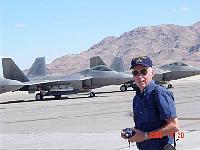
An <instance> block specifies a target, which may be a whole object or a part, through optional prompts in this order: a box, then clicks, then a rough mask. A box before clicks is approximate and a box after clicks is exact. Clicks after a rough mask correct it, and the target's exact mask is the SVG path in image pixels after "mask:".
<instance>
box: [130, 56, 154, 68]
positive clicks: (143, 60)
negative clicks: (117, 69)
mask: <svg viewBox="0 0 200 150" xmlns="http://www.w3.org/2000/svg"><path fill="white" fill-rule="evenodd" d="M136 65H143V66H146V67H152V60H151V59H150V58H149V57H148V56H139V57H135V58H133V59H132V60H131V68H130V69H133V67H135V66H136Z"/></svg>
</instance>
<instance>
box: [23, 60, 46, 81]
mask: <svg viewBox="0 0 200 150" xmlns="http://www.w3.org/2000/svg"><path fill="white" fill-rule="evenodd" d="M45 75H46V62H45V57H38V58H36V59H35V61H34V63H33V64H32V66H31V68H30V69H29V72H28V73H27V75H26V77H28V78H33V77H39V76H45Z"/></svg>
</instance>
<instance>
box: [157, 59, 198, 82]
mask: <svg viewBox="0 0 200 150" xmlns="http://www.w3.org/2000/svg"><path fill="white" fill-rule="evenodd" d="M159 69H161V72H162V70H163V71H164V72H163V78H162V80H164V81H170V80H177V79H180V78H185V77H189V76H194V75H199V74H200V68H197V67H193V66H190V65H187V64H185V63H182V62H174V63H171V64H166V65H163V66H160V67H159Z"/></svg>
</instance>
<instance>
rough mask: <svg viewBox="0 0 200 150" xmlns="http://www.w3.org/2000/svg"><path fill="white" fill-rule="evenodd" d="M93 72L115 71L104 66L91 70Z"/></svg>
mask: <svg viewBox="0 0 200 150" xmlns="http://www.w3.org/2000/svg"><path fill="white" fill-rule="evenodd" d="M91 70H96V71H113V70H112V69H111V68H109V67H108V66H104V65H99V66H96V67H93V68H91Z"/></svg>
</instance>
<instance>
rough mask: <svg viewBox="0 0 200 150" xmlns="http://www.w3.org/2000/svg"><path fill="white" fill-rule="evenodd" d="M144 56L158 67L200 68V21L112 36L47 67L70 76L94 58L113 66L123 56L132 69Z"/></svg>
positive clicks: (53, 71)
mask: <svg viewBox="0 0 200 150" xmlns="http://www.w3.org/2000/svg"><path fill="white" fill-rule="evenodd" d="M140 55H148V56H150V57H151V58H152V59H153V62H154V65H162V64H166V63H170V62H175V61H183V62H185V63H187V64H191V65H194V66H199V67H200V21H198V22H196V23H195V24H193V25H191V26H180V25H173V24H163V25H159V26H144V27H138V28H135V29H133V30H131V31H129V32H125V33H123V34H122V35H121V36H119V37H114V36H108V37H106V38H104V39H103V40H102V41H100V42H99V43H97V44H95V45H93V46H92V47H91V48H90V49H88V50H86V51H83V52H82V53H80V54H67V55H65V56H63V57H60V58H57V59H55V60H54V61H53V62H52V63H50V64H48V65H47V67H48V69H49V71H50V73H51V74H70V73H73V72H77V71H80V70H83V69H85V68H89V59H90V57H94V56H100V57H101V58H102V59H103V60H104V61H105V62H106V64H108V65H109V64H110V63H111V61H112V59H113V57H114V56H120V57H122V58H123V61H124V67H125V69H128V68H129V66H130V61H131V59H132V58H133V57H136V56H140Z"/></svg>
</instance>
